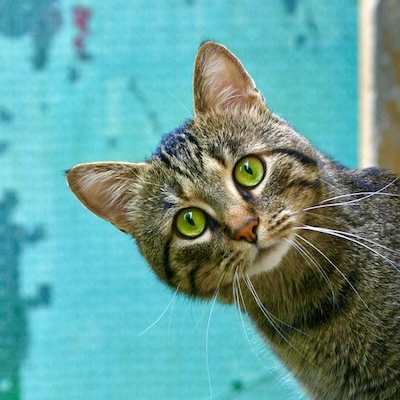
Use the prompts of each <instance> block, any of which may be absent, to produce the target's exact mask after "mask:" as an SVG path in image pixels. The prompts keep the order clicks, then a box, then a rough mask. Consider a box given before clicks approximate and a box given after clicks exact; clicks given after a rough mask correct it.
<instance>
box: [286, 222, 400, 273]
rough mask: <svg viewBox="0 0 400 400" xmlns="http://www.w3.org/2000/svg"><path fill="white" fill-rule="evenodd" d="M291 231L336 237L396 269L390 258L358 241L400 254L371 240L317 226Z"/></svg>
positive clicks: (302, 227) (298, 227) (299, 227)
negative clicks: (365, 250)
mask: <svg viewBox="0 0 400 400" xmlns="http://www.w3.org/2000/svg"><path fill="white" fill-rule="evenodd" d="M293 229H300V230H303V229H304V230H309V231H314V232H320V233H325V234H328V235H332V236H336V237H338V238H341V239H345V240H348V241H350V242H353V243H356V244H358V245H359V246H361V247H364V248H366V249H367V250H369V251H371V252H372V253H374V254H375V255H377V256H378V257H380V258H382V259H383V260H385V261H387V262H388V263H389V264H391V265H392V266H394V267H395V268H396V269H397V268H398V264H396V263H395V262H394V261H393V260H391V259H390V258H388V257H386V256H384V255H383V254H381V253H379V251H377V250H375V249H373V248H372V247H370V246H368V245H366V244H365V243H363V242H361V241H360V240H364V241H365V242H367V243H370V244H372V245H374V246H377V247H381V248H383V249H384V250H386V251H389V252H391V253H394V254H400V253H399V252H398V251H396V250H392V249H389V248H388V247H386V246H384V245H382V244H380V243H376V242H374V241H373V240H370V239H367V238H364V237H361V236H358V235H354V234H352V233H349V232H344V231H338V230H334V229H328V228H322V227H319V226H318V227H317V226H310V225H302V226H297V227H294V228H293ZM303 239H304V238H303ZM357 239H358V240H357Z"/></svg>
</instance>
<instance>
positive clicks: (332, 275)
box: [67, 42, 400, 399]
mask: <svg viewBox="0 0 400 400" xmlns="http://www.w3.org/2000/svg"><path fill="white" fill-rule="evenodd" d="M194 111H195V115H194V118H193V119H192V120H190V121H188V122H186V123H185V124H184V125H183V126H181V127H180V128H178V129H176V130H175V131H173V132H172V133H170V134H168V135H166V136H165V137H164V138H163V139H162V141H161V143H160V145H159V147H158V148H157V150H156V151H155V153H154V154H153V155H152V156H151V158H150V159H149V160H147V161H145V162H143V163H124V162H119V163H115V162H103V163H86V164H80V165H78V166H76V167H74V168H73V169H71V170H70V171H69V172H68V175H67V178H68V183H69V186H70V188H71V190H72V191H73V192H74V194H75V195H76V196H77V197H78V199H79V200H80V201H81V202H82V203H83V204H84V205H85V206H86V207H87V208H88V209H89V210H91V211H92V212H94V213H95V214H97V215H98V216H100V217H102V218H104V219H105V220H107V221H110V222H111V223H113V224H114V225H115V226H116V227H117V228H118V229H120V230H122V231H124V232H126V233H128V234H130V235H132V236H133V237H134V238H135V240H136V243H137V245H138V246H139V249H140V251H141V253H142V254H143V255H144V257H145V258H146V260H147V261H148V263H149V265H150V266H151V267H152V269H153V270H154V272H155V273H156V274H157V275H158V277H159V278H160V279H161V280H162V281H163V282H165V283H166V284H167V285H169V286H171V287H172V288H174V289H175V290H178V291H179V292H182V293H185V294H186V295H188V296H190V297H196V298H204V299H211V298H214V297H216V298H217V299H219V300H220V301H222V302H225V303H232V304H235V305H236V306H238V307H240V308H241V309H242V311H243V312H245V313H247V314H248V316H249V317H250V319H251V320H252V321H253V323H254V324H255V326H256V327H257V329H258V331H259V332H260V334H261V335H262V336H263V337H264V339H265V340H266V341H267V342H268V343H269V345H270V346H271V348H272V349H273V350H274V351H275V352H276V354H277V355H278V356H279V357H280V358H281V359H282V361H283V362H284V363H285V364H286V365H287V367H288V368H289V369H290V370H291V371H292V372H293V374H294V376H295V377H296V378H297V379H298V380H299V382H300V383H301V384H302V386H303V387H304V389H305V390H306V392H307V393H308V394H309V395H310V396H311V398H314V399H398V398H400V335H399V334H398V333H399V332H400V313H399V303H400V284H399V282H400V279H399V275H400V272H399V265H400V255H399V253H398V249H399V244H400V230H399V224H398V218H399V217H400V201H399V198H398V197H399V196H400V183H399V181H398V180H397V177H396V176H395V175H393V174H391V173H390V172H386V171H383V170H379V169H377V168H371V169H365V170H350V169H347V168H345V167H343V166H341V165H339V164H337V163H335V162H333V161H332V160H330V159H329V158H327V157H325V156H324V155H323V154H321V153H320V152H318V151H317V150H315V149H314V148H313V147H312V145H311V144H310V143H309V142H308V141H307V140H306V139H304V138H303V137H302V136H300V135H299V134H298V133H296V132H295V131H294V130H293V129H292V128H291V127H290V125H289V124H288V123H287V122H285V121H284V120H282V119H281V118H279V117H277V116H276V115H274V114H273V113H271V112H270V111H269V110H268V108H267V107H266V106H265V103H264V99H263V97H262V96H261V94H260V93H259V92H258V90H257V89H256V87H255V85H254V82H253V81H252V79H251V78H250V76H249V75H248V74H247V72H246V71H245V70H244V68H243V66H242V65H241V64H240V62H239V60H238V59H237V58H236V57H235V56H233V55H232V54H231V53H230V52H229V51H228V50H227V49H226V48H224V47H223V46H221V45H218V44H216V43H212V42H207V43H205V44H203V45H202V46H201V47H200V49H199V52H198V54H197V58H196V62H195V69H194Z"/></svg>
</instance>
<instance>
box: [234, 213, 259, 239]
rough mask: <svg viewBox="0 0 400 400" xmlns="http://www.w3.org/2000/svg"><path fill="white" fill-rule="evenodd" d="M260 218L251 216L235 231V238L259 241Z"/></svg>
mask: <svg viewBox="0 0 400 400" xmlns="http://www.w3.org/2000/svg"><path fill="white" fill-rule="evenodd" d="M258 223H259V220H258V218H250V219H248V220H247V222H246V223H245V224H244V225H243V226H242V227H241V228H239V229H236V231H235V232H234V233H233V238H234V239H235V240H238V241H239V240H246V241H247V242H249V243H255V242H256V241H257V232H256V231H257V226H258Z"/></svg>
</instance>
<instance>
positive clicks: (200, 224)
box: [175, 207, 207, 239]
mask: <svg viewBox="0 0 400 400" xmlns="http://www.w3.org/2000/svg"><path fill="white" fill-rule="evenodd" d="M175 226H176V229H177V231H178V232H179V233H180V234H181V235H182V236H184V237H186V238H188V239H194V238H196V237H198V236H200V235H201V234H202V233H203V232H204V231H205V229H206V226H207V217H206V214H205V212H204V211H202V210H200V209H199V208H194V207H191V208H185V209H184V210H182V211H180V212H179V213H178V215H177V216H176V220H175Z"/></svg>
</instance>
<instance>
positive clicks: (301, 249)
mask: <svg viewBox="0 0 400 400" xmlns="http://www.w3.org/2000/svg"><path fill="white" fill-rule="evenodd" d="M295 235H296V237H300V239H302V238H301V236H300V235H298V234H297V233H296V234H295ZM286 241H288V242H289V243H290V244H291V245H292V246H293V247H294V248H295V249H296V250H297V251H298V252H299V253H300V254H301V255H302V256H303V257H304V258H305V259H306V260H307V261H308V262H309V263H311V265H313V266H314V267H315V268H316V269H317V271H318V272H319V273H320V274H321V275H322V277H323V278H324V281H325V282H326V283H327V285H328V286H329V288H330V289H331V293H332V306H334V305H335V303H336V295H335V291H334V290H333V286H332V282H331V281H330V279H329V276H328V275H327V274H326V272H325V271H324V269H323V268H322V267H321V266H320V265H319V264H318V263H317V262H316V260H315V259H314V258H313V256H312V255H311V254H310V252H309V251H308V250H307V249H306V248H305V247H304V246H303V245H302V244H301V243H299V242H298V241H296V240H290V239H286Z"/></svg>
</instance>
